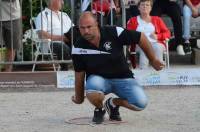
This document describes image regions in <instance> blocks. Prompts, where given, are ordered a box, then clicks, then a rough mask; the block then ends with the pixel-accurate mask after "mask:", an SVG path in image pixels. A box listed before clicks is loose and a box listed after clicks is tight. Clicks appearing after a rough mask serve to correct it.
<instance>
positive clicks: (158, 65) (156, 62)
mask: <svg viewBox="0 0 200 132" xmlns="http://www.w3.org/2000/svg"><path fill="white" fill-rule="evenodd" d="M151 65H152V67H153V68H154V69H155V70H157V71H159V70H162V69H163V68H164V67H165V65H164V64H163V63H162V62H160V61H159V60H157V59H155V60H153V61H152V62H151Z"/></svg>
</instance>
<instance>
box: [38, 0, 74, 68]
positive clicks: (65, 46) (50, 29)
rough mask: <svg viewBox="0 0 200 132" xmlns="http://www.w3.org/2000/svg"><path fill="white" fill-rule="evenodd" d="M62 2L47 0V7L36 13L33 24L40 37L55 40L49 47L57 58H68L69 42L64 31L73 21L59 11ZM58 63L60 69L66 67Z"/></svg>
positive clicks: (67, 30) (69, 51)
mask: <svg viewBox="0 0 200 132" xmlns="http://www.w3.org/2000/svg"><path fill="white" fill-rule="evenodd" d="M62 4H63V0H47V6H48V7H47V8H45V9H44V10H43V11H42V12H41V13H39V14H38V16H37V17H36V23H35V24H36V29H38V30H39V31H38V33H39V36H40V38H42V39H50V40H51V41H55V42H53V43H52V44H51V48H52V51H53V53H55V54H56V55H57V58H58V59H59V60H62V59H63V60H68V59H70V54H71V50H70V47H71V43H70V38H69V37H66V36H65V35H64V33H67V32H69V30H70V29H71V27H72V26H73V23H72V21H71V19H70V18H69V16H68V15H67V14H66V13H64V12H60V10H61V8H62ZM59 41H60V42H59ZM63 42H64V43H63ZM60 65H61V70H67V69H68V65H67V64H60Z"/></svg>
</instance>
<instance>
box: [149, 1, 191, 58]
mask: <svg viewBox="0 0 200 132" xmlns="http://www.w3.org/2000/svg"><path fill="white" fill-rule="evenodd" d="M162 14H167V15H168V16H169V17H170V18H171V20H172V22H173V27H174V36H175V42H176V45H177V48H176V50H177V53H178V54H179V55H185V54H187V53H191V47H190V45H184V44H183V38H182V34H183V30H182V20H181V9H180V7H179V5H178V4H177V3H176V0H155V1H154V3H153V8H152V11H151V15H153V16H161V15H162Z"/></svg>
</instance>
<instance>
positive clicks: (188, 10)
mask: <svg viewBox="0 0 200 132" xmlns="http://www.w3.org/2000/svg"><path fill="white" fill-rule="evenodd" d="M199 16H200V0H185V3H184V6H183V38H184V41H185V44H188V45H189V44H190V37H191V35H190V20H191V17H194V18H196V17H199Z"/></svg>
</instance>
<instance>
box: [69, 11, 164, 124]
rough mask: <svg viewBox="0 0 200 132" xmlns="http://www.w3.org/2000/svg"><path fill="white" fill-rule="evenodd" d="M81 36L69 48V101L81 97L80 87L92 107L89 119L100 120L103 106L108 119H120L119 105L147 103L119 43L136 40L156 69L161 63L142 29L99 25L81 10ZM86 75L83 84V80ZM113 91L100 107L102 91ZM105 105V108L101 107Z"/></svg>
mask: <svg viewBox="0 0 200 132" xmlns="http://www.w3.org/2000/svg"><path fill="white" fill-rule="evenodd" d="M79 29H80V33H81V38H80V39H79V40H77V41H76V43H75V45H74V47H73V49H72V59H73V64H74V69H75V96H72V101H73V102H74V103H76V104H80V103H82V102H83V101H84V90H85V89H86V96H87V98H88V100H89V101H90V102H91V103H92V104H93V105H94V106H95V107H96V108H95V110H94V117H93V122H94V123H96V124H100V123H102V122H103V121H104V115H105V109H106V110H107V112H108V114H109V118H110V120H115V121H120V120H121V117H120V113H119V107H120V106H123V107H125V108H128V109H130V110H135V111H140V110H143V109H144V108H145V107H146V105H147V101H148V99H147V97H146V95H145V93H144V91H143V88H142V87H141V86H140V85H138V83H137V82H136V80H135V79H134V78H133V74H132V72H131V70H130V69H129V67H128V64H127V61H126V59H125V56H124V52H123V45H125V44H127V45H129V44H131V43H138V44H139V46H140V47H141V48H142V49H143V50H144V51H145V53H146V54H147V57H148V58H149V59H150V61H151V64H152V66H153V67H154V68H155V69H156V70H161V69H162V67H163V64H162V63H161V62H160V61H159V60H157V59H156V57H155V55H154V52H153V50H152V47H151V45H150V43H149V41H148V39H147V38H146V37H145V35H144V34H143V33H140V32H137V31H128V30H126V29H123V28H121V27H115V26H113V27H111V26H107V27H101V28H99V26H98V23H97V20H96V18H95V16H93V14H92V13H91V12H84V13H83V14H82V15H81V16H80V19H79ZM85 77H86V85H85V84H84V82H85ZM109 93H114V94H116V95H117V96H118V97H117V98H109V99H108V100H107V101H106V102H105V104H104V107H103V100H104V98H105V95H106V94H109ZM104 108H105V109H104Z"/></svg>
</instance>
